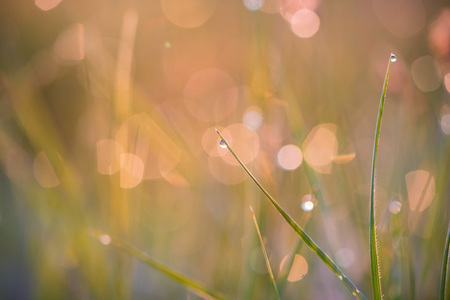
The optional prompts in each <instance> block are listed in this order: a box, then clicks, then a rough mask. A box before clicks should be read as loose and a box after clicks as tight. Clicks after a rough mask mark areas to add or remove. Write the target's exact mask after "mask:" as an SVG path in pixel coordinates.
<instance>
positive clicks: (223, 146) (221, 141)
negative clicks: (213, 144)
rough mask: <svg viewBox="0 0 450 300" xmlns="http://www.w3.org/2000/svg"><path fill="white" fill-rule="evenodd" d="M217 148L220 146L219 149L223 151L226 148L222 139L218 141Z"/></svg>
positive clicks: (225, 143)
mask: <svg viewBox="0 0 450 300" xmlns="http://www.w3.org/2000/svg"><path fill="white" fill-rule="evenodd" d="M219 146H220V148H223V149H225V148H227V142H225V140H224V139H220V141H219Z"/></svg>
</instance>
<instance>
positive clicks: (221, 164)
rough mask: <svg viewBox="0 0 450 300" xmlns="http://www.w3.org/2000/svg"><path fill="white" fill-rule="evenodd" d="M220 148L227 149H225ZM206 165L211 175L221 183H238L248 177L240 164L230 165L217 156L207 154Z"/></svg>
mask: <svg viewBox="0 0 450 300" xmlns="http://www.w3.org/2000/svg"><path fill="white" fill-rule="evenodd" d="M218 142H219V141H217V143H218ZM222 150H223V151H228V150H226V149H222ZM208 167H209V171H210V173H211V174H212V176H213V177H214V178H215V179H217V181H219V182H221V183H223V184H227V185H228V184H230V185H231V184H238V183H241V182H242V181H244V180H245V179H246V178H248V175H247V174H246V173H245V172H244V171H243V170H242V167H241V166H237V165H230V164H228V163H227V162H225V161H224V160H223V159H221V158H218V157H213V156H209V157H208Z"/></svg>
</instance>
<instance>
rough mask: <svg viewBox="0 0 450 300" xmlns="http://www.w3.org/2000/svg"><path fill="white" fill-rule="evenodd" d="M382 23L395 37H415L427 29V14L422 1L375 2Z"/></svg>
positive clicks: (376, 12)
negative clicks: (423, 29)
mask: <svg viewBox="0 0 450 300" xmlns="http://www.w3.org/2000/svg"><path fill="white" fill-rule="evenodd" d="M372 3H373V8H374V10H375V14H376V16H377V17H378V20H379V21H380V23H381V24H382V25H383V26H384V27H385V28H386V29H387V30H388V31H389V32H390V33H392V34H393V35H395V36H397V37H401V38H406V37H410V36H413V35H415V34H417V33H419V31H420V30H421V29H422V28H424V27H425V21H426V12H425V7H424V6H423V4H422V2H421V1H420V0H373V1H372Z"/></svg>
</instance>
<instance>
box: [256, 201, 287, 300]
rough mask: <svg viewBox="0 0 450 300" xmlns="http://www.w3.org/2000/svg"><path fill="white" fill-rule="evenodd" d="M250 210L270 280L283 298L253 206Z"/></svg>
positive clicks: (277, 295)
mask: <svg viewBox="0 0 450 300" xmlns="http://www.w3.org/2000/svg"><path fill="white" fill-rule="evenodd" d="M250 211H251V212H252V217H253V222H254V223H255V228H256V232H257V233H258V237H259V241H260V243H261V249H262V252H263V255H264V259H265V261H266V266H267V270H268V271H269V275H270V280H271V281H272V285H273V289H274V290H275V295H276V297H277V299H278V300H280V299H281V298H280V293H279V292H278V287H277V283H276V282H275V277H274V276H273V273H272V268H271V267H270V262H269V258H268V257H267V252H266V247H264V241H263V238H262V236H261V232H260V231H259V226H258V222H257V221H256V216H255V213H254V212H253V208H252V207H251V206H250Z"/></svg>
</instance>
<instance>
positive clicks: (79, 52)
mask: <svg viewBox="0 0 450 300" xmlns="http://www.w3.org/2000/svg"><path fill="white" fill-rule="evenodd" d="M84 42H85V38H84V25H83V24H80V23H75V24H73V25H70V26H69V27H68V28H66V30H64V31H63V32H62V33H61V34H60V35H59V36H58V38H57V39H56V42H55V45H54V48H53V50H54V52H55V54H56V56H57V57H58V58H59V59H60V60H61V62H62V63H64V64H73V63H76V62H78V61H80V60H82V59H84V50H85V49H84Z"/></svg>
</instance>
